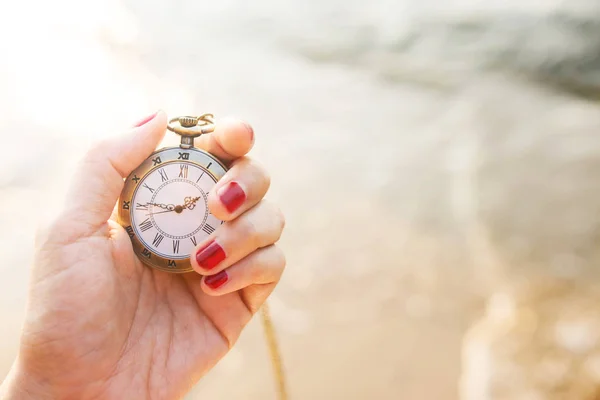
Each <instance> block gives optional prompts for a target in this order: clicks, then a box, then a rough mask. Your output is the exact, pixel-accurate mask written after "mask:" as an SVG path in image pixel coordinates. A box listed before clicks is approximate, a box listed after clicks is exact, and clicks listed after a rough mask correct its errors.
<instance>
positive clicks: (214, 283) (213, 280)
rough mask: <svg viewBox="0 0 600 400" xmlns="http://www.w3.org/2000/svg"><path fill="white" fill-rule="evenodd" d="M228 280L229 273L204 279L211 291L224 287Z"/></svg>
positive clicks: (223, 272)
mask: <svg viewBox="0 0 600 400" xmlns="http://www.w3.org/2000/svg"><path fill="white" fill-rule="evenodd" d="M228 279H229V275H227V272H226V271H221V272H219V273H216V274H214V275H210V276H207V277H206V278H204V283H206V286H208V287H209V288H211V289H217V288H220V287H221V286H223V285H224V284H225V282H227V280H228Z"/></svg>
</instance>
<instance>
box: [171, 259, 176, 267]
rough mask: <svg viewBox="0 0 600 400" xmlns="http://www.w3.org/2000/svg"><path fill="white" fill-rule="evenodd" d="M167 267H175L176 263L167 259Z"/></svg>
mask: <svg viewBox="0 0 600 400" xmlns="http://www.w3.org/2000/svg"><path fill="white" fill-rule="evenodd" d="M169 267H173V268H175V267H177V264H175V261H174V260H169Z"/></svg>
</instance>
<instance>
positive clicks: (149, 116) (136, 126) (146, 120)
mask: <svg viewBox="0 0 600 400" xmlns="http://www.w3.org/2000/svg"><path fill="white" fill-rule="evenodd" d="M156 114H158V111H157V112H155V113H154V114H152V115H148V116H147V117H146V118H144V119H141V120H139V122H137V123H136V124H135V125H133V126H134V127H135V128H139V127H140V126H142V125H145V124H147V123H148V122H150V121H152V120H153V119H154V117H156Z"/></svg>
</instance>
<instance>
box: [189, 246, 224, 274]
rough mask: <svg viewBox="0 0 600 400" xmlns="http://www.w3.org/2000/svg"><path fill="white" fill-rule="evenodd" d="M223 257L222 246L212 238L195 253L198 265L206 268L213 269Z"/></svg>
mask: <svg viewBox="0 0 600 400" xmlns="http://www.w3.org/2000/svg"><path fill="white" fill-rule="evenodd" d="M224 259H225V251H223V248H222V247H221V246H219V244H218V243H217V242H215V241H214V240H213V241H211V242H209V243H208V244H207V245H206V246H204V247H203V248H201V249H200V250H198V252H197V253H196V261H197V262H198V265H200V266H201V267H202V268H204V269H206V270H209V269H213V268H214V267H216V266H217V265H218V264H219V263H220V262H221V261H223V260H224Z"/></svg>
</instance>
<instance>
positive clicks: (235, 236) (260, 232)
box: [190, 200, 285, 275]
mask: <svg viewBox="0 0 600 400" xmlns="http://www.w3.org/2000/svg"><path fill="white" fill-rule="evenodd" d="M284 225H285V220H284V217H283V214H282V213H281V211H280V210H279V208H277V207H276V206H275V205H273V204H271V203H269V202H266V201H264V200H263V201H261V202H260V203H259V204H258V205H257V206H255V207H254V208H252V209H251V210H249V211H248V212H246V213H245V214H243V215H242V216H241V217H239V218H237V219H235V220H233V221H230V222H226V223H224V224H223V225H221V226H220V227H219V228H218V229H217V230H216V231H215V232H213V234H212V235H211V236H210V237H209V238H208V239H207V240H205V241H204V242H203V243H201V244H199V246H197V247H196V249H194V251H193V252H192V254H191V257H190V259H191V263H192V267H193V268H194V270H195V271H196V272H198V273H199V274H201V275H214V274H216V273H217V272H219V271H222V270H223V269H225V268H227V267H229V266H231V265H233V264H234V263H236V262H237V261H239V260H241V259H242V258H244V257H246V256H247V255H248V254H250V253H252V252H253V251H255V250H256V249H258V248H261V247H266V246H268V245H271V244H273V243H275V242H277V241H278V240H279V238H280V236H281V232H282V231H283V227H284Z"/></svg>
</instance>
